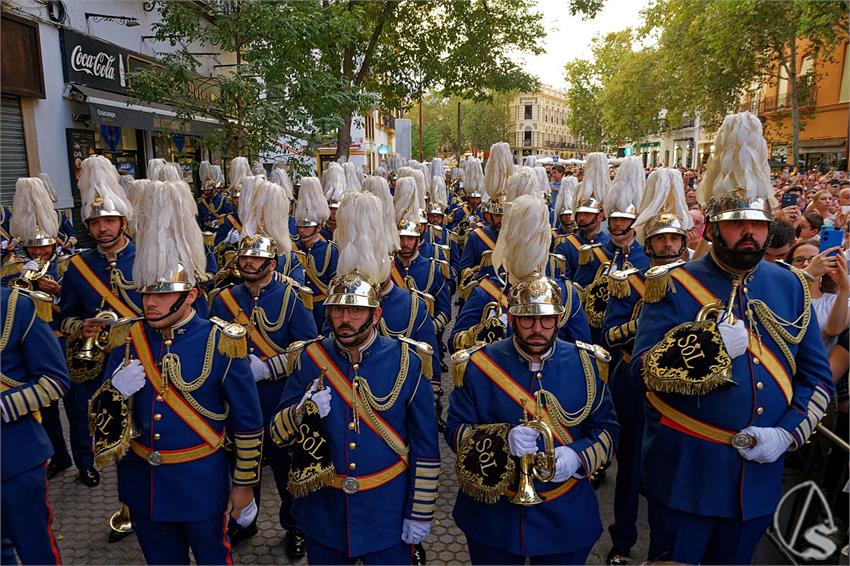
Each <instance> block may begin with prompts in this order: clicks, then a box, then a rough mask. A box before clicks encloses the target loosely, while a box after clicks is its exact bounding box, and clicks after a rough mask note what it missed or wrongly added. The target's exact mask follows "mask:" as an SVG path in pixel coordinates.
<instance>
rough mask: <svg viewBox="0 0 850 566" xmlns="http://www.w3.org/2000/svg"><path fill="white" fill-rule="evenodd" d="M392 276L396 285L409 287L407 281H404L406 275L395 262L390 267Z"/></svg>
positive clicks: (404, 287)
mask: <svg viewBox="0 0 850 566" xmlns="http://www.w3.org/2000/svg"><path fill="white" fill-rule="evenodd" d="M390 277H392V279H393V283H395V284H396V287H398V288H399V289H407V283H406V282H405V281H404V276H403V275H402V274H401V271H399V270H398V266H397V265H396V264H395V262H393V266H392V268H391V269H390Z"/></svg>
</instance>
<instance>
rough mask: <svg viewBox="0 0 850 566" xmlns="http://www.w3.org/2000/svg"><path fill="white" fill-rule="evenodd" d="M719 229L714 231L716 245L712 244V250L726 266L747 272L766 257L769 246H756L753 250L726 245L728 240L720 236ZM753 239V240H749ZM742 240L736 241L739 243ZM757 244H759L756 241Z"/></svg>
mask: <svg viewBox="0 0 850 566" xmlns="http://www.w3.org/2000/svg"><path fill="white" fill-rule="evenodd" d="M718 232H719V231H718V230H717V229H715V231H714V238H713V240H714V245H712V246H711V252H712V253H713V254H714V256H715V257H716V258H717V259H718V260H719V261H720V263H722V264H723V265H724V266H726V267H730V268H732V269H734V270H735V271H741V272H746V271H750V270H751V269H753V268H754V267H755V266H756V265H758V263H759V262H760V261H761V260H762V258H763V257H764V252H765V251H766V250H767V246H762V247H760V248H755V249H752V250H736V249H734V248H730V247H728V246H727V245H726V241H725V240H724V239H723V238H721V237H720V234H719V233H718ZM749 241H753V240H751V239H750V240H749ZM739 243H741V242H738V243H736V244H735V245H738V244H739ZM756 244H758V243H757V242H756Z"/></svg>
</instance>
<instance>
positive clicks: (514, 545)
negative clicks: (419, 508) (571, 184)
mask: <svg viewBox="0 0 850 566" xmlns="http://www.w3.org/2000/svg"><path fill="white" fill-rule="evenodd" d="M514 215H516V216H514ZM529 215H531V216H532V217H533V218H535V219H537V222H530V223H525V222H524V219H527V218H529ZM515 219H516V220H515ZM515 222H516V223H522V224H524V225H528V226H529V231H528V232H529V233H528V234H527V237H526V238H521V239H515V238H511V241H514V242H515V244H514V245H513V246H510V248H509V249H506V250H505V252H504V255H503V254H502V246H504V244H502V246H500V247H499V248H497V253H496V254H494V255H495V258H494V261H495V264H494V265H504V266H505V269H506V271H507V273H508V277H509V279H510V280H511V281H512V287H511V291H510V294H509V296H508V299H507V306H508V314H507V316H508V321H509V324H510V326H511V327H512V328H513V330H514V334H513V336H512V337H510V338H506V339H504V340H501V341H498V342H495V343H493V344H489V345H486V346H483V345H479V346H475V347H473V348H472V349H469V350H463V351H460V352H458V353H456V354H455V355H454V356H453V361H454V362H455V368H454V370H455V390H454V391H453V392H452V394H451V397H450V405H449V412H448V424H447V428H446V432H445V438H446V441H447V442H448V444H449V447H450V448H451V449H452V450H454V451H455V452H456V453H457V454H458V465H457V474H458V484H459V487H460V491H459V493H458V497H457V501H456V503H455V508H454V519H455V521H456V522H457V524H458V526H459V527H460V529H461V530H462V531H463V532H464V534H465V535H466V539H467V545H468V547H469V554H470V559H471V561H472V563H473V564H524V563H525V561H526V559H527V558H529V557H530V559H531V563H532V564H583V563H584V562H585V561H586V560H587V556H588V555H589V553H590V550H591V548H592V546H593V544H594V543H595V542H596V540H597V539H598V538H599V536H600V535H601V534H602V524H601V522H600V519H599V506H598V502H597V500H596V496H595V494H594V491H593V487H592V486H591V483H590V480H589V478H590V476H591V474H593V473H594V472H595V471H597V470H598V469H600V468H601V467H602V466H603V465H605V464H606V463H607V462H608V461H609V459H610V458H611V456H612V455H613V452H614V447H615V443H616V440H617V432H618V426H617V422H616V416H615V414H614V407H613V403H612V402H611V396H610V393H609V392H608V390H607V387H606V385H605V379H606V378H607V360H608V359H609V358H608V355H607V353H606V352H605V351H604V350H603V349H602V348H600V347H598V346H593V345H590V344H587V343H584V342H578V343H576V344H572V343H569V342H565V341H563V340H560V339H558V338H557V334H558V326H559V321H560V320H561V317H562V316H563V315H564V311H565V309H564V305H563V304H562V302H561V297H562V294H561V288H560V287H559V286H558V284H557V283H555V281H554V280H552V279H549V278H547V277H545V276H543V275H541V271H542V270H543V269H544V268H545V265H546V261H547V259H548V246H545V245H544V246H540V245H538V242H540V241H541V240H545V241H548V240H550V239H551V232H550V230H549V225H548V209H547V207H546V204H545V203H543V202H542V201H540V200H539V199H535V198H534V197H531V196H523V197H520V198H519V199H517V200H515V201H514V202H513V204H512V205H511V208H510V210H509V212H508V215H507V216H506V219H505V228H504V229H505V230H507V232H506V233H513V232H514V229H513V224H514V223H515ZM527 244H528V245H527ZM541 430H542V431H543V432H542V433H541ZM541 437H542V438H541ZM538 452H543V453H542V454H538ZM531 460H540V461H538V462H537V464H535V465H530V462H531ZM544 462H545V463H544ZM529 474H531V475H529ZM532 475H533V477H532ZM541 500H542V501H541Z"/></svg>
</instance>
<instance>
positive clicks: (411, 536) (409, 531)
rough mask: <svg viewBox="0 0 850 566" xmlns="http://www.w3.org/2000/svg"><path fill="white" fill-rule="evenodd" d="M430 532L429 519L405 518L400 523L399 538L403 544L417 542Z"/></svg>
mask: <svg viewBox="0 0 850 566" xmlns="http://www.w3.org/2000/svg"><path fill="white" fill-rule="evenodd" d="M430 532H431V521H427V522H424V521H414V520H412V519H405V520H404V523H402V525H401V540H402V541H403V542H404V543H405V544H419V543H420V542H422V541H423V540H425V537H427V536H428V533H430Z"/></svg>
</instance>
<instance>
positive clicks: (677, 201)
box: [634, 167, 693, 242]
mask: <svg viewBox="0 0 850 566" xmlns="http://www.w3.org/2000/svg"><path fill="white" fill-rule="evenodd" d="M640 208H641V211H640V214H639V215H638V217H637V220H635V224H634V228H635V233H636V235H637V239H638V240H639V241H641V242H645V241H646V240H647V239H649V238H651V237H652V236H655V235H656V234H679V235H681V236H685V237H687V231H688V230H689V229H690V228H691V227H693V220H692V219H691V216H690V214H688V206H687V204H686V203H685V187H684V182H683V181H682V174H681V173H679V171H677V170H676V169H671V168H667V167H662V168H660V169H656V170H655V171H653V172H652V173H650V174H649V177H647V179H646V190H645V192H644V195H643V200H642V201H641V206H640Z"/></svg>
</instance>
